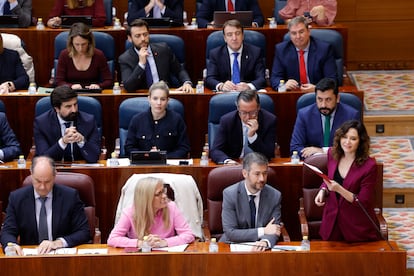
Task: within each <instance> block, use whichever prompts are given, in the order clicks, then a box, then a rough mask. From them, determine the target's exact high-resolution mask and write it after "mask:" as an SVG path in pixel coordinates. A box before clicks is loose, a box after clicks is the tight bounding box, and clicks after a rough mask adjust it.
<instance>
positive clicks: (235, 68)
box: [232, 53, 240, 84]
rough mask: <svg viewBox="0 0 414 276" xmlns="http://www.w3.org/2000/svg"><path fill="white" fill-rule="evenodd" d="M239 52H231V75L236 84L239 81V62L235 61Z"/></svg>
mask: <svg viewBox="0 0 414 276" xmlns="http://www.w3.org/2000/svg"><path fill="white" fill-rule="evenodd" d="M238 55H239V53H233V56H234V60H233V76H232V81H233V83H234V84H238V83H239V82H240V69H239V62H238V61H237V56H238Z"/></svg>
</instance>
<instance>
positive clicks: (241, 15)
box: [213, 11, 253, 28]
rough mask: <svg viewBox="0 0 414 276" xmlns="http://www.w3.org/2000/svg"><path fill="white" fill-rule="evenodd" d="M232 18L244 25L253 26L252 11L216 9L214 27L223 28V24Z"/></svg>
mask: <svg viewBox="0 0 414 276" xmlns="http://www.w3.org/2000/svg"><path fill="white" fill-rule="evenodd" d="M230 19H237V20H239V21H240V23H241V24H242V25H243V27H251V26H252V22H253V12H252V11H232V12H229V11H215V12H214V16H213V20H214V27H218V28H221V27H223V24H224V23H225V22H226V21H227V20H230Z"/></svg>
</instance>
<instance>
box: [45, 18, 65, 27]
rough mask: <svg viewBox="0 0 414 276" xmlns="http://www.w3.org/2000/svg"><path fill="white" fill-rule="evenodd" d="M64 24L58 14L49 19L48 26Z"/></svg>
mask: <svg viewBox="0 0 414 276" xmlns="http://www.w3.org/2000/svg"><path fill="white" fill-rule="evenodd" d="M61 24H62V19H61V18H60V17H58V16H55V17H52V18H50V19H49V20H48V21H47V26H48V27H50V28H56V27H59V26H60V25H61Z"/></svg>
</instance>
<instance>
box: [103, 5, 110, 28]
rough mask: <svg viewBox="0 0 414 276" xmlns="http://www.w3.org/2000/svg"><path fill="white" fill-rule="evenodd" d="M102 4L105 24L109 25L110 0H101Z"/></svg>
mask: <svg viewBox="0 0 414 276" xmlns="http://www.w3.org/2000/svg"><path fill="white" fill-rule="evenodd" d="M103 5H104V8H105V15H106V20H105V25H106V26H111V25H112V0H103Z"/></svg>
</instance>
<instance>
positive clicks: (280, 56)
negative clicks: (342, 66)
mask: <svg viewBox="0 0 414 276" xmlns="http://www.w3.org/2000/svg"><path fill="white" fill-rule="evenodd" d="M306 71H307V73H308V77H309V81H310V82H311V83H312V84H316V83H318V82H319V81H320V80H321V79H323V78H332V79H334V80H336V81H338V76H337V72H336V64H335V58H334V55H333V50H332V47H331V45H330V44H328V43H326V42H323V41H320V40H317V39H314V38H313V37H312V36H311V38H310V46H309V53H308V63H307V68H306ZM288 79H294V80H296V81H297V82H298V83H300V75H299V59H298V53H297V51H296V47H295V45H293V43H292V41H290V40H289V41H284V42H281V43H278V44H276V46H275V56H274V59H273V67H272V74H271V76H270V83H271V85H272V88H273V89H274V90H276V91H277V87H278V86H279V82H280V80H285V82H286V81H287V80H288Z"/></svg>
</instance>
